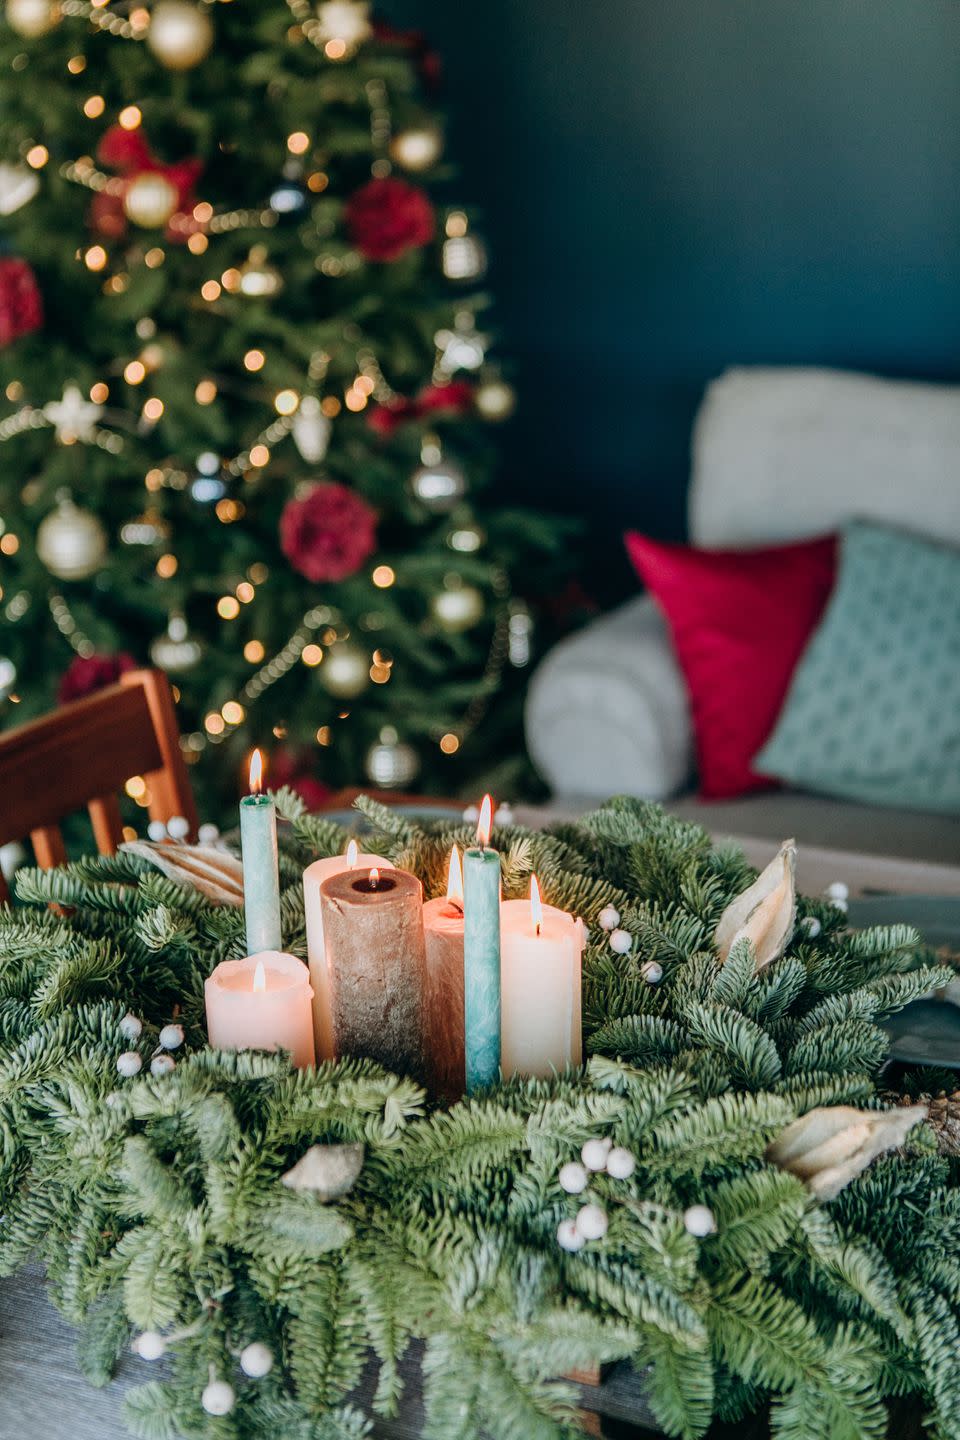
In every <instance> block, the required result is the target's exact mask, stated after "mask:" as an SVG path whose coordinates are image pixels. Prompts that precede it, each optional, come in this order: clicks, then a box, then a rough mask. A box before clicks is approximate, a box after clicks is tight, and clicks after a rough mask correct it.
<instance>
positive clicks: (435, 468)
mask: <svg viewBox="0 0 960 1440" xmlns="http://www.w3.org/2000/svg"><path fill="white" fill-rule="evenodd" d="M410 488H411V490H412V491H413V493H414V495H415V496H416V497H417V499H418V500H420V501H421V502H422V503H423V504H424V505H425V506H426V507H427V509H428V510H432V511H434V513H435V514H443V513H444V511H447V510H452V509H454V507H455V506H456V505H457V504H458V503H459V502H460V501H461V500H462V499H463V497H464V495H465V494H466V492H467V477H466V475H465V474H464V473H463V471H462V470H461V469H460V466H459V465H457V464H456V463H455V462H454V461H452V460H438V461H437V463H436V464H435V465H419V466H418V467H417V469H416V470H414V472H413V475H412V476H411V477H410Z"/></svg>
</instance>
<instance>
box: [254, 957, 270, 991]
mask: <svg viewBox="0 0 960 1440" xmlns="http://www.w3.org/2000/svg"><path fill="white" fill-rule="evenodd" d="M266 988H267V972H266V970H264V968H263V961H262V960H258V961H257V968H256V970H254V972H253V989H254V993H255V994H256V992H257V991H259V990H266Z"/></svg>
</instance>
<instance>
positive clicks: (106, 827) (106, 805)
mask: <svg viewBox="0 0 960 1440" xmlns="http://www.w3.org/2000/svg"><path fill="white" fill-rule="evenodd" d="M87 811H88V813H89V815H90V823H91V825H92V826H93V838H94V840H95V841H96V846H97V850H98V851H99V853H100V854H101V855H116V853H117V849H118V847H119V845H120V841H121V840H122V839H123V821H122V820H121V818H120V801H119V800H118V799H117V797H116V795H101V796H99V797H98V798H97V799H96V800H91V801H90V803H89V805H88V806H87Z"/></svg>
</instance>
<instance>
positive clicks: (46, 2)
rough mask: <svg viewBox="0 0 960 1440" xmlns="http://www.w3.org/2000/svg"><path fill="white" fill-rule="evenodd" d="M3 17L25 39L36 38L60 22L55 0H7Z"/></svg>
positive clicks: (47, 32)
mask: <svg viewBox="0 0 960 1440" xmlns="http://www.w3.org/2000/svg"><path fill="white" fill-rule="evenodd" d="M3 13H4V19H5V20H6V22H7V24H8V25H9V26H10V28H11V30H16V32H17V34H18V35H22V36H23V37H24V39H25V40H37V39H39V37H40V36H41V35H47V34H49V32H50V31H51V30H52V29H53V28H54V26H55V25H59V23H60V13H61V12H60V6H59V5H58V4H57V3H56V0H7V3H6V6H5V7H4V12H3Z"/></svg>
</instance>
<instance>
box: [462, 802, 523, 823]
mask: <svg viewBox="0 0 960 1440" xmlns="http://www.w3.org/2000/svg"><path fill="white" fill-rule="evenodd" d="M479 819H480V806H479V805H468V806H467V808H466V810H464V812H463V823H464V824H465V825H476V823H477V821H478V820H479ZM493 823H494V825H512V824H513V807H512V806H511V804H510V801H509V800H501V802H500V804H499V805H498V806H497V808H496V810H494V812H493Z"/></svg>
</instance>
